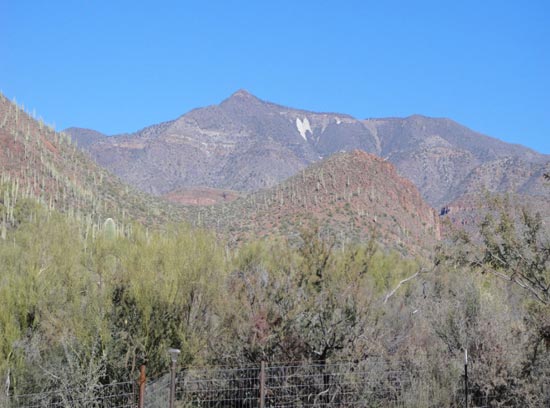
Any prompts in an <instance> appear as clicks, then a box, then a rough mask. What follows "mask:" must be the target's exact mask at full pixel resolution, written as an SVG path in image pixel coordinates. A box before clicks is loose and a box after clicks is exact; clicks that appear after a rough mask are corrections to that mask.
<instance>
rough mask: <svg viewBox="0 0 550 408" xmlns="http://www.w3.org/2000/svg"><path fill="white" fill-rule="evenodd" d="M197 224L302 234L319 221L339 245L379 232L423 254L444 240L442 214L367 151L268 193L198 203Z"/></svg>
mask: <svg viewBox="0 0 550 408" xmlns="http://www.w3.org/2000/svg"><path fill="white" fill-rule="evenodd" d="M193 221H194V222H195V223H196V224H198V225H205V226H208V227H214V228H217V229H218V230H220V231H223V232H225V233H226V234H228V235H229V236H231V237H233V238H234V239H236V240H241V239H246V238H247V237H249V236H254V237H262V236H273V235H281V236H285V237H294V236H297V235H298V233H299V231H300V229H301V228H311V227H313V226H315V225H319V226H320V227H321V229H322V231H323V232H324V233H328V234H330V235H331V236H334V237H336V238H337V239H338V240H339V241H341V243H344V244H345V243H349V242H359V241H365V240H368V239H369V238H370V237H371V236H375V237H376V239H377V241H378V242H379V243H381V244H382V245H384V246H385V247H389V248H393V249H398V250H400V251H402V252H408V253H411V252H412V253H419V252H422V251H425V250H427V249H429V248H431V247H432V246H433V244H434V243H435V242H436V241H437V240H438V239H439V235H440V234H439V219H438V216H437V214H436V213H435V211H434V210H433V209H432V208H431V207H430V206H429V205H428V204H426V203H425V202H424V200H423V199H422V197H421V195H420V193H419V192H418V190H417V188H416V187H415V186H414V185H413V184H412V183H411V182H410V181H409V180H407V179H405V178H403V177H401V176H399V175H398V173H397V171H396V169H395V167H394V166H393V165H392V164H391V163H389V162H387V161H385V160H383V159H381V158H379V157H376V156H374V155H371V154H368V153H365V152H363V151H358V150H356V151H353V152H349V153H339V154H336V155H333V156H331V157H330V158H328V159H325V160H323V161H321V162H319V163H316V164H314V165H311V166H310V167H308V168H306V169H305V170H302V171H300V172H299V174H297V175H295V176H293V177H291V178H289V179H287V180H285V181H284V182H282V183H280V184H279V185H277V186H275V187H272V188H270V189H267V190H262V191H259V192H256V193H252V194H249V195H248V196H246V197H243V198H239V199H237V200H235V201H233V202H231V203H229V204H222V205H214V206H210V207H203V208H195V209H194V220H193Z"/></svg>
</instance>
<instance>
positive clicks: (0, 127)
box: [0, 94, 182, 225]
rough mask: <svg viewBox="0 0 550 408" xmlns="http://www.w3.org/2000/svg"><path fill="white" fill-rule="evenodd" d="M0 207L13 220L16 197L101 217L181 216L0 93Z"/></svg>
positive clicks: (157, 218)
mask: <svg viewBox="0 0 550 408" xmlns="http://www.w3.org/2000/svg"><path fill="white" fill-rule="evenodd" d="M0 189H1V191H2V194H1V195H0V204H1V205H0V209H1V210H2V213H3V215H2V218H3V225H5V224H6V221H8V222H11V223H13V222H14V221H15V218H16V216H15V215H14V207H15V205H16V204H17V201H18V200H20V199H24V198H30V199H32V200H33V201H37V202H40V203H42V204H43V205H44V206H47V207H48V208H50V209H55V210H59V211H61V212H65V213H67V214H70V215H72V216H75V217H79V218H86V219H89V220H90V222H91V221H99V220H101V219H104V218H107V217H113V218H115V219H117V220H120V221H131V220H139V221H141V222H144V223H148V224H151V223H156V222H160V221H162V220H167V219H178V218H181V212H182V211H181V209H176V207H173V206H170V205H169V204H167V203H165V202H163V201H162V200H160V199H158V198H154V197H150V196H148V195H146V194H143V193H141V192H138V191H136V190H135V189H134V188H132V187H129V186H127V185H125V184H123V183H122V182H121V181H120V180H119V179H118V178H116V177H115V176H113V175H111V174H110V173H109V172H108V171H106V170H105V169H103V168H102V167H100V166H98V165H97V164H96V163H95V162H94V161H93V160H91V159H90V158H89V157H88V155H87V154H85V153H83V152H82V151H81V150H80V149H78V148H77V147H76V145H75V144H74V143H73V142H72V141H71V137H70V136H69V135H67V134H65V133H58V132H56V131H54V130H53V129H52V128H51V127H49V126H47V125H45V124H44V123H43V122H42V121H39V120H36V119H34V118H32V117H31V116H30V115H29V114H27V113H26V112H25V111H24V109H22V108H20V107H18V106H17V105H15V104H14V103H12V102H10V101H8V100H7V99H6V98H5V97H4V96H3V95H1V94H0Z"/></svg>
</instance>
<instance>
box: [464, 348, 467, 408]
mask: <svg viewBox="0 0 550 408" xmlns="http://www.w3.org/2000/svg"><path fill="white" fill-rule="evenodd" d="M464 394H465V395H464V396H465V398H466V408H468V349H464Z"/></svg>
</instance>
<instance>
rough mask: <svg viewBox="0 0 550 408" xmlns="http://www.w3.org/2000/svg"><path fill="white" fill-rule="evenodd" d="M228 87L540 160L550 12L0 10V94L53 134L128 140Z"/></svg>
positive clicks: (456, 6) (548, 100)
mask: <svg viewBox="0 0 550 408" xmlns="http://www.w3.org/2000/svg"><path fill="white" fill-rule="evenodd" d="M239 88H245V89H247V90H248V91H250V92H251V93H253V94H255V95H256V96H258V97H260V98H262V99H265V100H269V101H272V102H276V103H280V104H283V105H287V106H291V107H297V108H303V109H308V110H313V111H332V112H342V113H349V114H351V115H353V116H355V117H358V118H366V117H387V116H408V115H411V114H413V113H420V114H424V115H428V116H437V117H449V118H452V119H454V120H456V121H458V122H460V123H462V124H464V125H466V126H468V127H470V128H472V129H474V130H477V131H480V132H482V133H485V134H488V135H491V136H495V137H498V138H500V139H503V140H506V141H509V142H514V143H521V144H524V145H527V146H529V147H532V148H534V149H536V150H539V151H541V152H544V153H550V1H548V0H525V1H508V0H498V1H493V0H483V1H480V0H476V1H471V0H466V1H457V0H453V1H445V0H434V1H427V0H426V1H412V0H411V1H393V0H377V1H366V0H365V1H345V0H340V1H323V0H317V1H299V0H294V1H286V0H276V1H262V0H253V1H231V0H225V1H197V0H195V1H183V0H182V1H162V0H158V1H154V2H153V1H151V2H145V1H135V0H134V1H126V0H110V1H100V0H94V1H92V0H70V1H69V0H54V1H42V0H40V1H35V0H24V1H16V0H0V90H2V91H3V93H4V94H5V95H6V96H8V97H9V98H12V99H13V98H14V97H15V98H16V99H17V102H18V103H23V104H24V105H25V107H26V108H27V109H28V110H32V109H35V110H36V112H37V114H38V115H40V116H42V117H43V118H44V119H45V121H46V122H48V123H55V125H56V128H57V129H63V128H66V127H69V126H80V127H89V128H93V129H96V130H99V131H101V132H104V133H107V134H114V133H121V132H130V131H135V130H138V129H140V128H142V127H144V126H146V125H150V124H154V123H158V122H161V121H165V120H169V119H173V118H176V117H178V116H179V115H181V114H183V113H185V112H187V111H189V110H190V109H193V108H195V107H200V106H205V105H211V104H216V103H219V102H220V101H221V100H223V99H225V98H226V97H227V96H229V95H230V94H231V93H233V92H234V91H236V90H237V89H239Z"/></svg>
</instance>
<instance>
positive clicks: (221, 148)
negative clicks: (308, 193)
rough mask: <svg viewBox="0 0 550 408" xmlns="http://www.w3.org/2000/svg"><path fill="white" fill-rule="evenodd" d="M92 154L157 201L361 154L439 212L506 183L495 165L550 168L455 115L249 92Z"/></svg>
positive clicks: (263, 180)
mask: <svg viewBox="0 0 550 408" xmlns="http://www.w3.org/2000/svg"><path fill="white" fill-rule="evenodd" d="M145 129H148V131H145ZM84 149H85V150H87V151H88V152H89V153H90V154H91V155H92V157H93V158H94V159H95V160H96V161H97V162H98V163H100V164H101V165H102V166H105V167H106V168H108V169H110V170H111V171H113V172H114V173H115V174H117V175H119V176H120V177H121V178H122V179H123V180H125V181H126V182H128V183H130V184H132V185H134V186H136V187H137V188H139V189H141V190H143V191H146V192H149V193H153V194H166V193H169V192H170V191H173V190H177V189H178V188H187V187H210V188H221V189H230V190H239V191H245V192H251V191H257V190H259V189H263V188H269V187H271V186H274V185H276V184H277V183H278V182H280V181H282V180H284V179H285V178H287V177H290V176H292V175H293V174H296V173H297V172H299V171H300V170H302V169H303V168H305V167H307V166H308V165H310V164H312V163H314V162H316V161H319V160H321V159H323V158H325V157H328V156H330V155H331V154H334V153H337V152H340V151H351V150H353V149H361V150H364V151H367V152H369V153H373V154H376V155H378V156H381V157H384V158H386V159H387V160H389V161H391V162H392V163H394V164H395V165H396V167H397V169H398V171H399V172H400V174H401V175H403V176H405V177H407V178H409V179H410V180H412V181H413V183H414V184H415V185H416V186H417V187H418V188H419V190H420V191H421V193H422V195H423V197H424V198H425V199H426V200H427V201H428V202H429V203H430V204H431V205H432V206H433V207H434V208H441V207H443V206H445V205H446V204H447V203H449V202H451V201H453V200H455V199H457V191H458V190H459V189H461V188H464V186H465V185H466V184H465V181H466V180H467V179H468V177H470V178H471V177H474V175H476V174H478V173H480V172H485V173H483V177H482V178H483V179H486V183H488V185H491V183H497V181H498V180H496V179H493V175H492V173H491V172H489V173H487V172H486V171H487V170H484V169H485V168H486V167H487V168H489V167H491V166H487V163H489V162H494V163H493V167H495V166H497V167H498V166H500V164H499V163H501V161H502V159H503V158H506V157H511V158H513V159H514V160H516V159H517V160H516V164H517V165H518V166H520V167H521V168H522V169H523V170H522V171H524V170H529V169H531V170H529V171H531V177H535V176H536V174H538V173H539V172H540V171H539V170H540V168H542V167H543V166H544V163H545V162H548V161H550V155H544V154H542V153H538V152H536V151H534V150H532V149H529V148H527V147H524V146H520V145H512V144H508V143H505V142H503V141H501V140H498V139H496V138H492V137H490V136H486V135H483V134H481V133H478V132H475V131H473V130H471V129H468V128H467V127H465V126H463V125H461V124H459V123H457V122H455V121H453V120H451V119H448V118H430V117H427V116H423V115H418V114H416V115H411V116H409V117H406V118H378V119H377V118H369V119H355V118H354V117H352V116H350V115H347V114H338V113H318V112H311V111H306V110H301V109H293V108H287V107H285V106H283V105H278V104H274V103H271V102H266V101H263V100H261V99H259V98H257V97H256V96H254V95H252V94H250V93H249V92H248V91H246V90H238V91H236V92H235V93H233V94H232V95H231V96H229V97H228V98H226V99H224V100H223V101H222V102H221V103H220V104H218V105H210V106H207V107H204V108H196V109H193V110H191V111H189V112H188V113H185V114H183V115H181V116H179V117H178V118H176V119H174V120H172V121H167V122H163V123H161V124H158V125H153V126H151V127H147V128H144V129H142V130H140V131H138V132H135V133H133V134H130V135H121V136H117V137H116V138H106V139H101V140H100V141H97V142H95V143H91V144H90V145H89V146H86V147H84ZM533 165H535V167H533ZM537 166H539V167H538V168H537ZM532 167H533V168H532ZM497 173H500V172H497ZM525 183H527V184H528V185H532V186H535V187H533V188H532V189H531V190H533V189H535V190H536V188H537V186H538V184H537V183H536V182H534V181H533V180H531V181H530V180H529V179H528V178H527V179H526V181H525ZM474 187H475V188H478V186H474V185H473V184H471V185H470V187H468V188H474ZM485 187H487V186H485ZM522 188H523V187H522V186H518V189H522ZM473 192H474V191H471V190H468V191H464V192H461V193H464V194H471V193H473ZM536 193H537V194H542V193H541V191H540V189H539V190H538V192H536Z"/></svg>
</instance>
